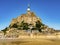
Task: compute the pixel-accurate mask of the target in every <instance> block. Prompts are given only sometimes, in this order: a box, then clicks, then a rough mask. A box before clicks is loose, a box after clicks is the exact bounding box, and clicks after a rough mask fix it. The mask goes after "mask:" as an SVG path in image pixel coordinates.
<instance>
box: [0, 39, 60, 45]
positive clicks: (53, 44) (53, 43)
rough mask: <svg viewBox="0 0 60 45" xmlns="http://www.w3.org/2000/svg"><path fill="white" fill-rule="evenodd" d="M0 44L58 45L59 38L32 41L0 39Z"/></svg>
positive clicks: (59, 42)
mask: <svg viewBox="0 0 60 45" xmlns="http://www.w3.org/2000/svg"><path fill="white" fill-rule="evenodd" d="M0 45H60V40H54V39H39V40H32V41H22V40H15V41H11V40H10V41H9V40H8V41H1V40H0Z"/></svg>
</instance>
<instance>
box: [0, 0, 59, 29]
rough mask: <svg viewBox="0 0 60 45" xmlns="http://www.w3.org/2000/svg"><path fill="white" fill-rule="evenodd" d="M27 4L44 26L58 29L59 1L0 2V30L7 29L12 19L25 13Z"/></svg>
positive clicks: (18, 0)
mask: <svg viewBox="0 0 60 45" xmlns="http://www.w3.org/2000/svg"><path fill="white" fill-rule="evenodd" d="M28 4H30V8H31V11H32V12H34V13H35V14H36V16H38V17H40V18H41V19H42V22H43V23H44V24H46V25H48V26H49V27H51V28H54V29H60V1H59V0H0V30H1V29H4V28H5V27H8V26H9V24H10V22H11V20H12V19H13V18H16V17H18V16H20V15H21V14H24V13H26V12H27V7H28Z"/></svg>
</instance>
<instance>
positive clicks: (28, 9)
mask: <svg viewBox="0 0 60 45" xmlns="http://www.w3.org/2000/svg"><path fill="white" fill-rule="evenodd" d="M27 11H28V12H29V11H30V5H29V4H28V8H27Z"/></svg>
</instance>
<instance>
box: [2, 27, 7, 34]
mask: <svg viewBox="0 0 60 45" xmlns="http://www.w3.org/2000/svg"><path fill="white" fill-rule="evenodd" d="M7 30H8V27H6V28H5V29H3V30H2V31H3V32H4V35H5V34H6V31H7Z"/></svg>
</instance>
